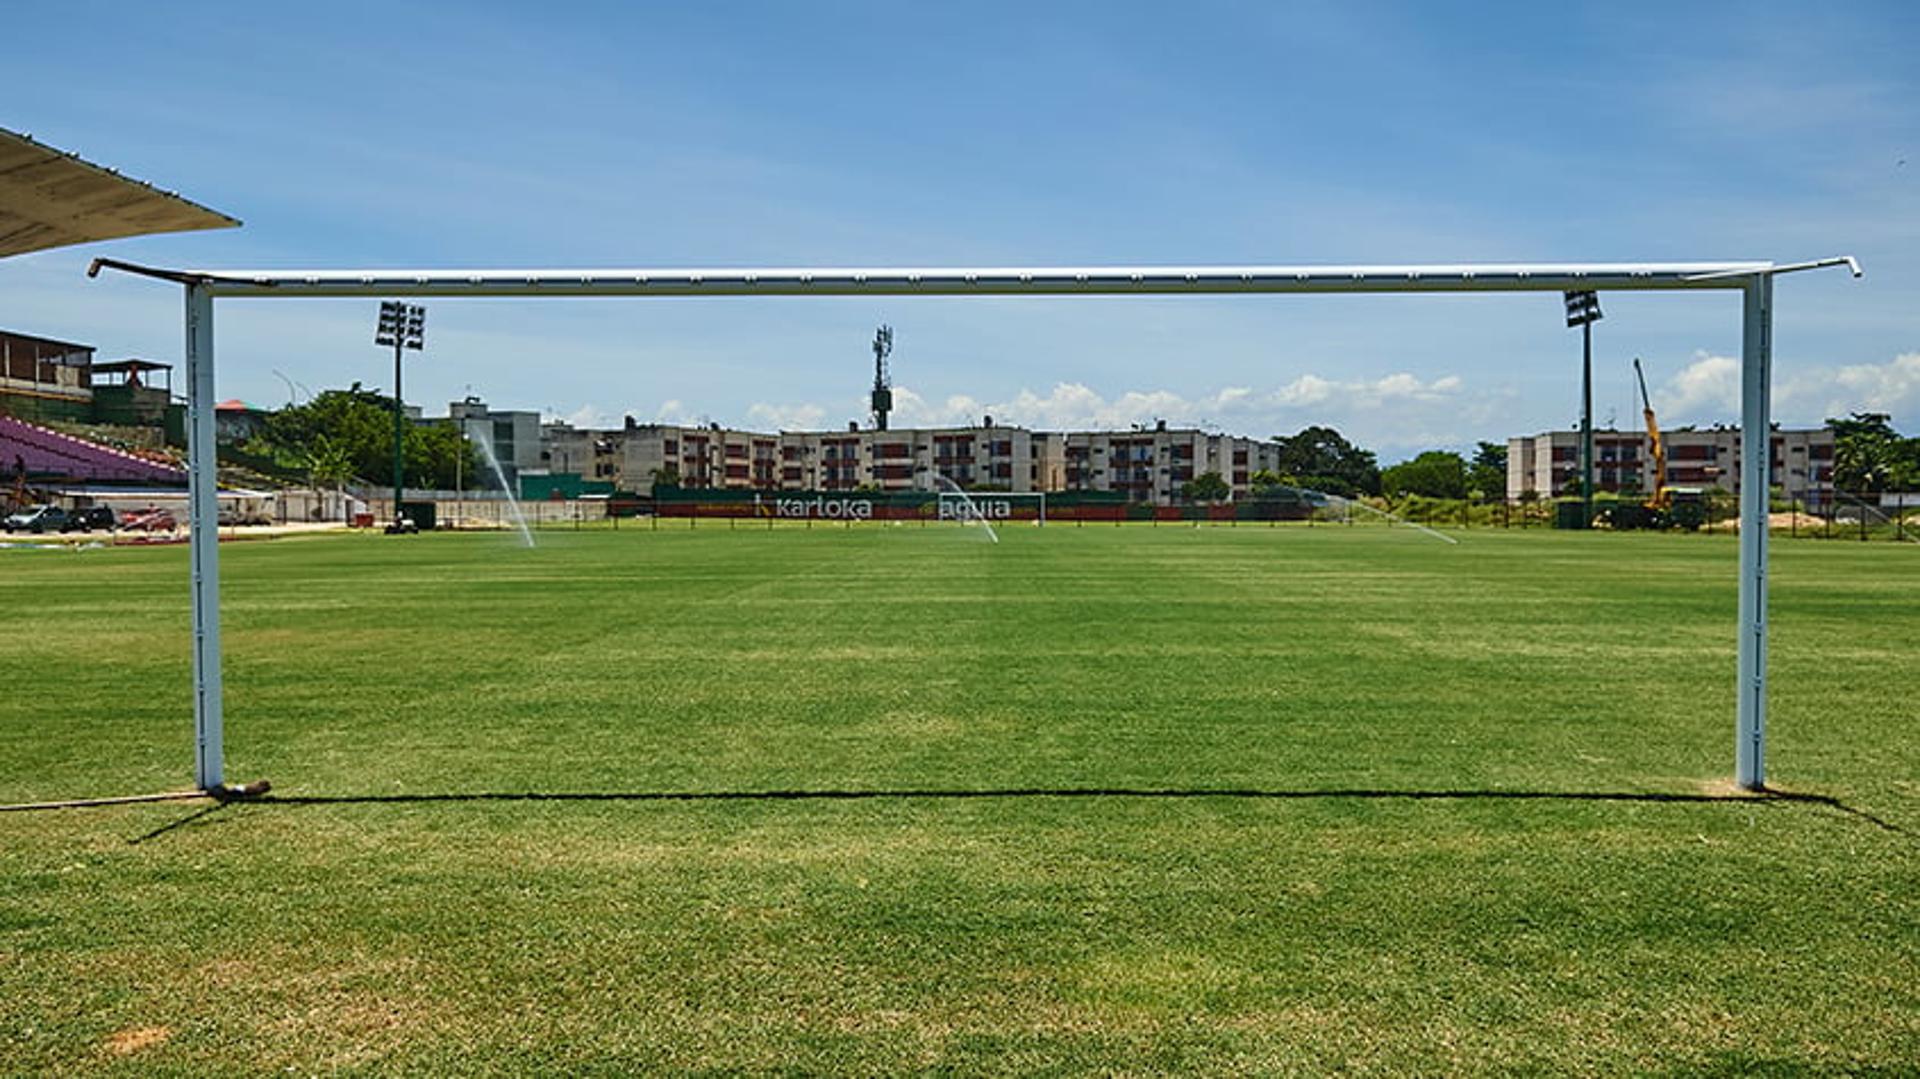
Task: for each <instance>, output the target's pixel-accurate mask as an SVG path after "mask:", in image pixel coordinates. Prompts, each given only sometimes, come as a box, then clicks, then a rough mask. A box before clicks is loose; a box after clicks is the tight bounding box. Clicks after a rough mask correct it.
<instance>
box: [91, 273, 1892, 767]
mask: <svg viewBox="0 0 1920 1079" xmlns="http://www.w3.org/2000/svg"><path fill="white" fill-rule="evenodd" d="M1842 265H1844V266H1846V267H1848V268H1849V269H1850V270H1852V272H1853V275H1854V276H1855V277H1858V276H1860V268H1859V266H1858V264H1857V263H1855V262H1854V260H1853V259H1852V258H1850V257H1846V256H1840V257H1836V258H1827V259H1819V260H1815V261H1812V262H1802V263H1793V264H1786V265H1781V264H1776V263H1772V262H1765V261H1736V262H1679V263H1594V264H1578V263H1573V264H1567V263H1562V264H1502V265H1414V266H1140V267H1033V268H1018V267H1014V268H1006V267H998V268H977V269H967V268H960V269H953V268H941V269H911V268H908V269H896V268H885V269H808V268H796V269H707V270H654V269H624V270H174V269H159V268H154V267H148V266H140V265H137V264H134V263H129V262H123V261H121V260H118V259H96V260H94V263H93V265H92V266H91V267H90V268H89V269H88V271H87V273H88V275H89V276H94V275H97V274H98V273H99V271H100V270H101V269H102V268H111V269H115V270H121V271H125V272H128V273H134V274H140V275H143V276H146V277H153V278H159V279H161V280H165V281H170V282H173V283H175V284H178V285H180V286H181V287H182V291H183V293H184V299H185V324H186V348H185V352H186V356H185V359H186V374H187V391H188V409H187V432H188V438H187V454H188V458H187V460H188V490H189V507H190V518H191V536H192V553H191V562H192V581H193V584H192V588H193V680H194V695H193V699H194V730H195V769H194V774H195V779H196V782H197V783H198V785H199V786H200V788H201V789H203V790H208V791H219V790H224V789H225V788H224V778H223V777H224V763H223V758H224V750H223V714H224V713H223V703H222V696H221V678H220V673H221V652H220V607H219V558H218V554H219V552H218V544H217V532H218V527H219V514H218V507H217V505H216V488H217V480H216V478H215V460H214V402H215V397H214V378H213V373H214V366H213V365H214V333H213V315H214V301H215V300H216V299H239V298H254V299H261V298H267V299H273V298H278V299H307V298H334V299H337V298H343V297H361V298H369V299H386V300H390V299H395V298H398V297H414V296H435V297H523V298H527V297H574V296H655V297H692V296H768V297H772V296H1062V295H1083V296H1084V295H1114V296H1125V295H1167V294H1184V295H1205V294H1247V295H1254V294H1295V293H1298V294H1325V293H1346V294H1353V293H1458V292H1470V293H1485V292H1576V291H1586V292H1612V291H1734V292H1738V293H1740V294H1741V297H1742V318H1741V349H1740V356H1741V421H1740V422H1741V432H1742V435H1741V449H1740V472H1739V476H1740V572H1739V590H1740V599H1739V618H1738V623H1737V626H1736V631H1735V650H1736V655H1737V657H1738V659H1737V675H1736V682H1735V699H1736V704H1735V709H1734V744H1735V750H1734V781H1735V783H1736V784H1738V785H1739V786H1740V787H1742V788H1745V789H1749V790H1759V789H1762V788H1764V787H1765V785H1766V772H1765V746H1766V707H1767V526H1768V505H1767V499H1768V494H1769V491H1770V486H1771V484H1770V475H1769V464H1770V458H1771V456H1772V455H1771V453H1770V452H1769V450H1770V444H1771V440H1770V437H1769V435H1770V420H1771V416H1770V407H1769V394H1770V390H1771V385H1772V366H1773V284H1774V279H1775V278H1776V277H1778V276H1779V275H1780V274H1783V273H1788V272H1791V271H1795V270H1809V269H1816V268H1819V267H1824V266H1842Z"/></svg>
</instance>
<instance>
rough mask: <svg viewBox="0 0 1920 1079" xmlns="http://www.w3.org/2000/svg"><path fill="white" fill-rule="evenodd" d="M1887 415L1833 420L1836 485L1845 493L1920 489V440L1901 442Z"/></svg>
mask: <svg viewBox="0 0 1920 1079" xmlns="http://www.w3.org/2000/svg"><path fill="white" fill-rule="evenodd" d="M1891 421H1892V417H1891V416H1889V415H1887V414H1886V413H1885V412H1855V413H1854V414H1853V415H1851V416H1850V417H1848V418H1847V419H1844V420H1834V419H1829V420H1828V421H1827V426H1829V427H1831V428H1833V482H1834V486H1836V487H1839V488H1840V489H1841V490H1843V491H1855V492H1859V491H1904V490H1910V489H1912V488H1913V487H1914V486H1916V485H1920V438H1901V437H1900V433H1899V432H1898V431H1895V430H1894V429H1893V423H1892V422H1891Z"/></svg>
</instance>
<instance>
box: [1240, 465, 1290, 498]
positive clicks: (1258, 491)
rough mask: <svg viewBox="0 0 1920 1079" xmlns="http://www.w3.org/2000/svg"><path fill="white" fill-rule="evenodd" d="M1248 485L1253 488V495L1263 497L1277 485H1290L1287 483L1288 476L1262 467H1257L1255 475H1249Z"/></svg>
mask: <svg viewBox="0 0 1920 1079" xmlns="http://www.w3.org/2000/svg"><path fill="white" fill-rule="evenodd" d="M1247 486H1248V487H1250V488H1252V489H1253V497H1255V498H1263V497H1265V496H1267V495H1268V494H1271V493H1272V492H1273V489H1274V488H1276V487H1287V486H1290V485H1289V484H1288V483H1287V481H1286V477H1284V476H1282V475H1280V473H1278V472H1275V471H1274V470H1272V469H1270V468H1261V469H1255V470H1254V473H1253V475H1251V476H1248V477H1247Z"/></svg>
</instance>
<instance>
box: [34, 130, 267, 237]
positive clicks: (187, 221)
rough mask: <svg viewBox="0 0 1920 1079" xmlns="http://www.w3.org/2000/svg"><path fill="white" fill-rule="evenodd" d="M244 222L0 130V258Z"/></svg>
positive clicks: (235, 224) (230, 225)
mask: <svg viewBox="0 0 1920 1079" xmlns="http://www.w3.org/2000/svg"><path fill="white" fill-rule="evenodd" d="M239 224H240V222H239V221H237V220H235V219H233V218H231V217H228V216H227V215H226V214H223V213H218V212H216V211H214V210H209V209H207V208H206V207H205V206H201V205H199V204H198V203H194V202H189V201H188V200H186V199H184V198H181V197H180V196H179V195H176V194H173V193H172V192H170V191H162V190H161V189H159V188H157V187H154V186H153V185H152V184H147V183H142V182H141V181H139V180H135V179H133V178H132V177H130V176H122V175H121V174H120V173H118V172H115V171H113V170H112V169H108V168H102V167H101V166H99V165H95V164H93V163H91V162H88V161H85V160H82V159H81V158H79V157H77V156H75V155H73V154H70V153H67V152H65V151H63V150H57V149H55V148H53V147H51V146H48V145H46V144H45V143H41V142H35V141H34V140H33V139H31V138H29V137H28V136H26V135H21V134H17V133H15V132H12V131H8V130H7V129H5V128H0V258H5V257H7V256H8V255H22V254H26V253H27V252H29V251H41V250H45V249H46V248H50V247H64V246H66V245H68V244H81V243H91V242H92V241H95V240H114V239H119V238H121V237H125V236H145V235H147V234H149V233H156V232H188V231H192V230H194V229H225V228H234V227H235V226H237V225H239Z"/></svg>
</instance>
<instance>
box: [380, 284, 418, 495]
mask: <svg viewBox="0 0 1920 1079" xmlns="http://www.w3.org/2000/svg"><path fill="white" fill-rule="evenodd" d="M373 343H374V344H376V345H392V346H393V530H394V531H395V532H398V531H400V493H401V490H402V487H403V485H404V483H405V479H406V430H407V406H406V399H405V398H404V397H403V396H402V395H401V393H400V354H401V352H402V351H404V350H406V349H414V350H415V351H419V350H420V349H423V348H425V347H426V344H427V309H426V308H424V307H421V306H420V305H419V304H405V303H399V302H397V301H393V300H387V301H385V302H383V303H381V305H380V325H379V328H378V329H376V330H375V331H374V334H373Z"/></svg>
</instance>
